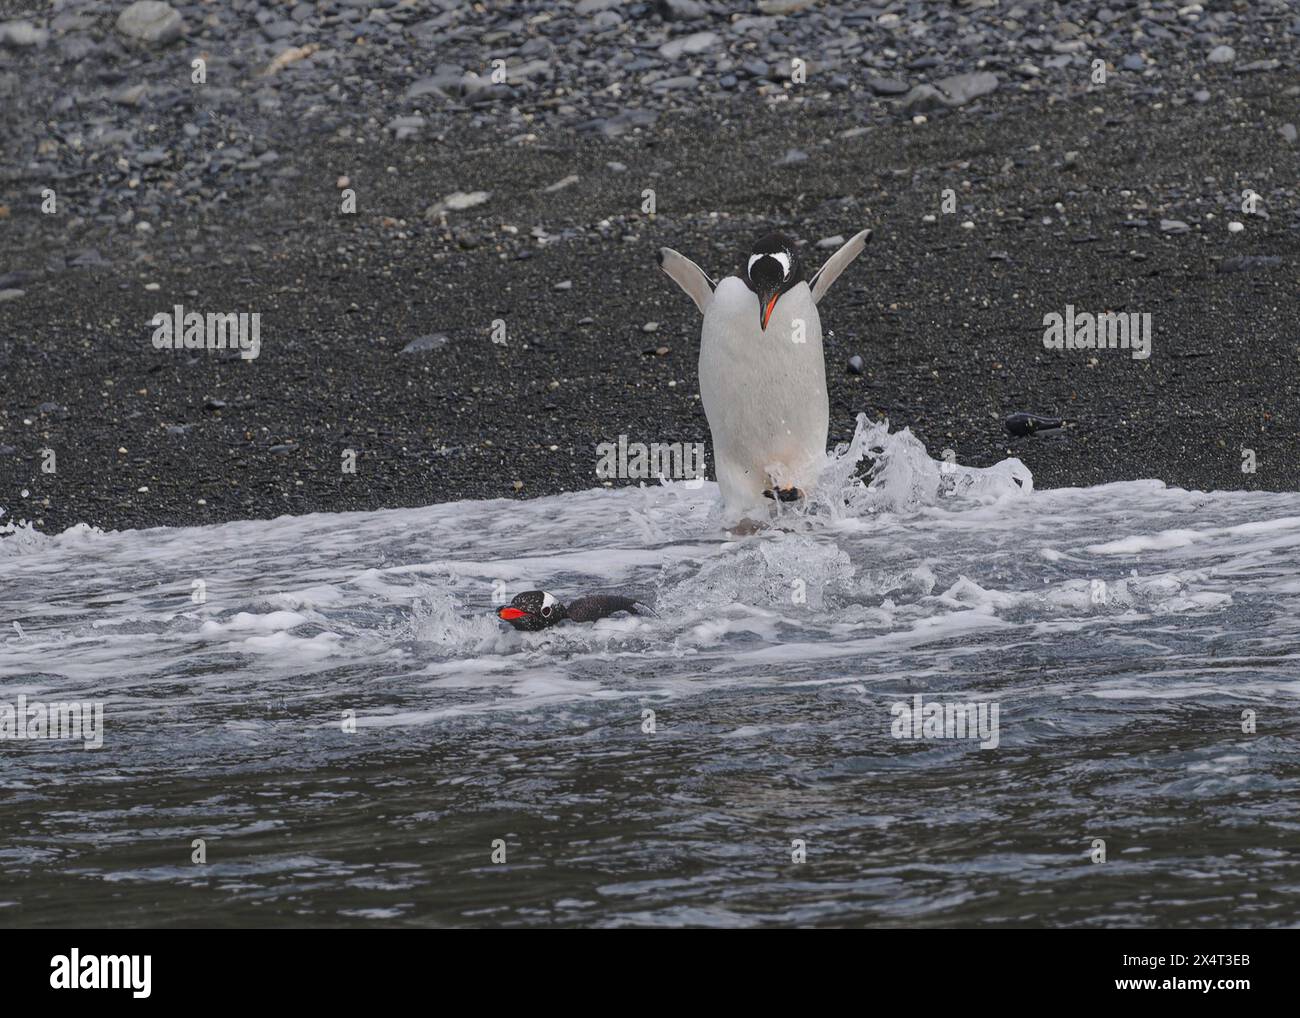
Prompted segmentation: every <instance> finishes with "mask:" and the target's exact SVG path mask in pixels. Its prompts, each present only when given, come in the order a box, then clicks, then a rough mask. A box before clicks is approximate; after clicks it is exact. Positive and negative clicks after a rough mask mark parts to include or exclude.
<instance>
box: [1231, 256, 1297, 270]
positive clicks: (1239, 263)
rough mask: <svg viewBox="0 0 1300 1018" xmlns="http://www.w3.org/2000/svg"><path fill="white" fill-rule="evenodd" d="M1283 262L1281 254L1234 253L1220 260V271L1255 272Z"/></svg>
mask: <svg viewBox="0 0 1300 1018" xmlns="http://www.w3.org/2000/svg"><path fill="white" fill-rule="evenodd" d="M1281 264H1282V256H1281V255H1234V256H1233V257H1231V258H1225V259H1223V261H1221V262H1219V271H1220V272H1254V271H1255V270H1256V269H1276V268H1277V267H1278V266H1280V265H1281Z"/></svg>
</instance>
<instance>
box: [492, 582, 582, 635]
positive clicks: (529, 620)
mask: <svg viewBox="0 0 1300 1018" xmlns="http://www.w3.org/2000/svg"><path fill="white" fill-rule="evenodd" d="M497 618H499V619H501V620H502V621H503V622H509V623H510V624H511V625H512V626H514V627H515V628H516V629H520V630H523V631H524V632H529V633H532V632H536V631H537V630H539V629H545V628H546V627H547V626H553V625H555V623H557V622H559V621H561V620H562V619H566V618H568V614H567V612H565V610H564V605H562V604H561V603H560V601H559V598H557V597H556V596H555V595H554V594H548V593H547V592H546V591H544V590H525V591H524V592H523V593H522V594H516V595H515V599H514V600H513V601H511V602H510V603H509V604H508V605H506V606H505V607H504V608H499V609H497Z"/></svg>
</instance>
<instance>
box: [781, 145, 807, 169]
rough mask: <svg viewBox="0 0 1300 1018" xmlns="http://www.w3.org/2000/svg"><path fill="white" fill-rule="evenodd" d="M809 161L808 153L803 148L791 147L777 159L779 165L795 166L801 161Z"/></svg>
mask: <svg viewBox="0 0 1300 1018" xmlns="http://www.w3.org/2000/svg"><path fill="white" fill-rule="evenodd" d="M807 161H808V153H807V152H805V151H803V149H798V148H789V149H786V150H785V155H783V156H782V157H781V158H780V159H778V160H777V161H776V165H777V166H795V165H797V164H799V163H806V162H807Z"/></svg>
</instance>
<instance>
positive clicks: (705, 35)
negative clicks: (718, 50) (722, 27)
mask: <svg viewBox="0 0 1300 1018" xmlns="http://www.w3.org/2000/svg"><path fill="white" fill-rule="evenodd" d="M718 41H719V40H718V33H717V32H695V33H693V34H691V35H686V36H682V37H680V38H677V39H670V40H669V41H668V42H666V43H664V44H663V45H662V46H660V47H659V55H660V56H661V57H663V58H664V59H665V60H676V59H678V58H679V57H682V56H691V55H694V54H696V53H703V52H704V51H705V50H708V49H712V48H713V47H714V46H716V45H717V44H718Z"/></svg>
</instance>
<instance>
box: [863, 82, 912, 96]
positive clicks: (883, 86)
mask: <svg viewBox="0 0 1300 1018" xmlns="http://www.w3.org/2000/svg"><path fill="white" fill-rule="evenodd" d="M867 87H868V88H869V89H871V91H873V92H875V93H876V95H906V94H907V83H906V82H904V81H899V80H898V79H897V78H868V79H867Z"/></svg>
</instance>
